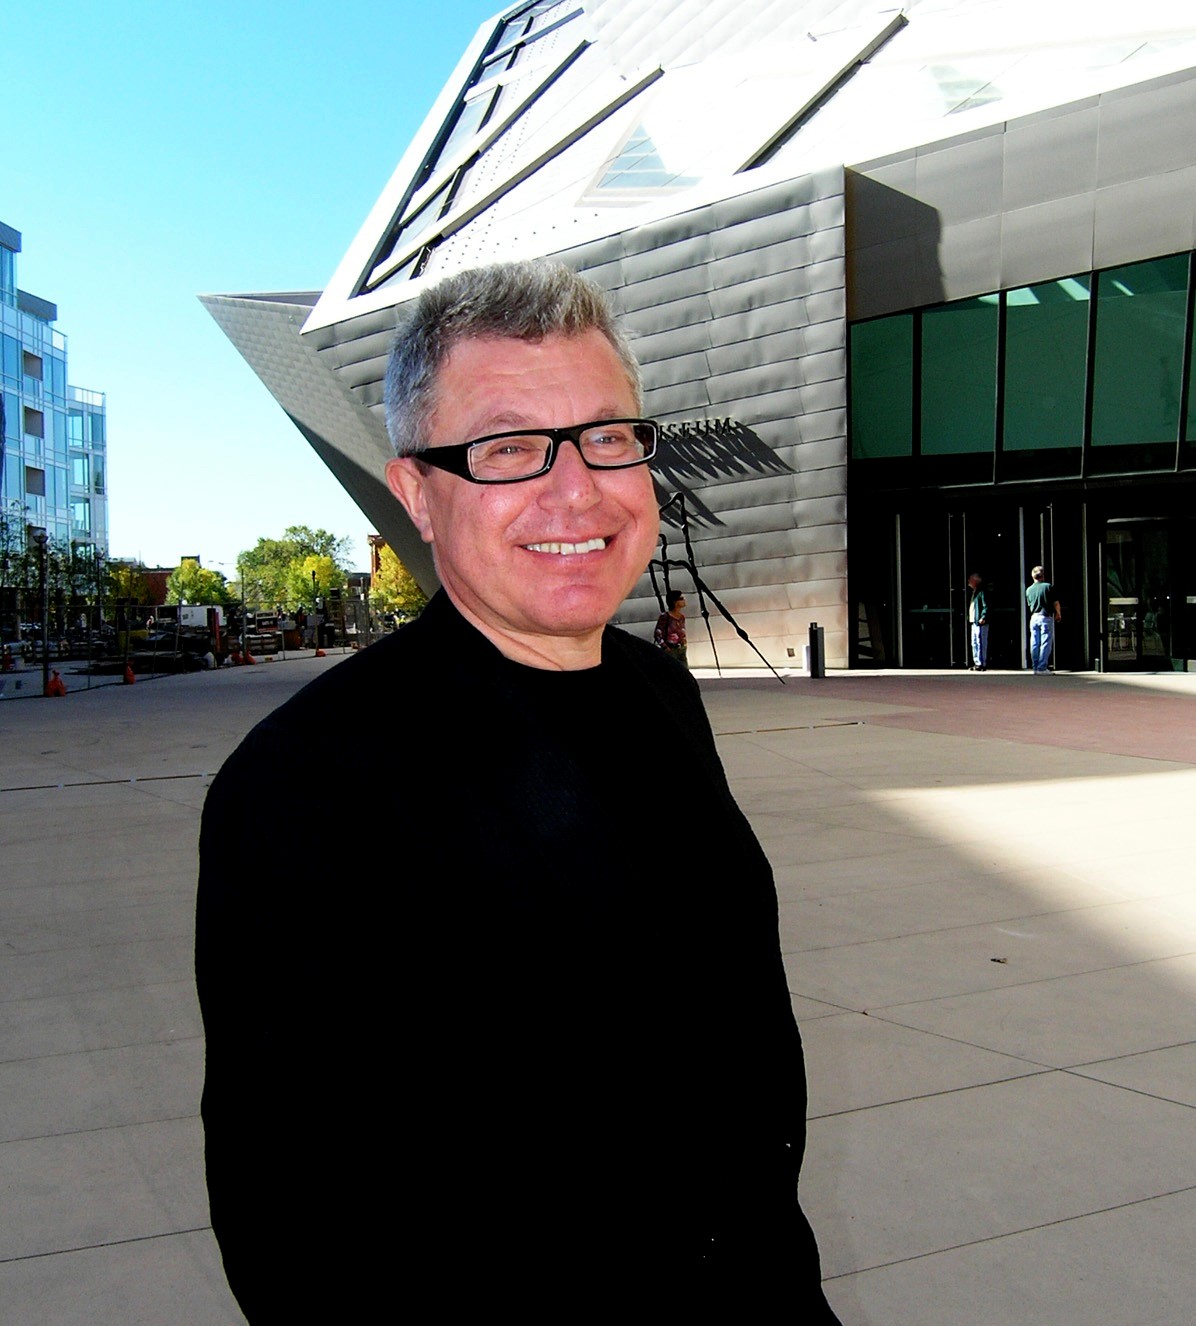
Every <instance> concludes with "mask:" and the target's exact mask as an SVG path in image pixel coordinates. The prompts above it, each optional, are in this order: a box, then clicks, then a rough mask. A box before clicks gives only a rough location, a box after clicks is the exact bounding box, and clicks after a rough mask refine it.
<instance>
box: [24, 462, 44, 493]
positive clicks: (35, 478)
mask: <svg viewBox="0 0 1196 1326" xmlns="http://www.w3.org/2000/svg"><path fill="white" fill-rule="evenodd" d="M25 491H26V492H27V493H28V494H29V496H30V497H45V495H46V472H45V470H35V469H34V468H33V467H32V466H31V465H26V466H25Z"/></svg>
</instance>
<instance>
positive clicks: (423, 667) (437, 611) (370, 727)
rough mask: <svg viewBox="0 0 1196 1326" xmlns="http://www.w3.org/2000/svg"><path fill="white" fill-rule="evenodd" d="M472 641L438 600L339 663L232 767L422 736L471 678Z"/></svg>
mask: <svg viewBox="0 0 1196 1326" xmlns="http://www.w3.org/2000/svg"><path fill="white" fill-rule="evenodd" d="M439 597H440V596H438V598H439ZM462 628H464V629H462ZM457 637H459V638H457ZM469 637H470V629H469V628H468V627H465V626H464V623H462V622H461V620H460V618H458V617H457V616H456V613H455V612H454V611H453V609H452V608H451V607H449V608H448V611H447V612H445V611H444V605H442V604H439V603H438V602H437V600H436V599H434V600H433V602H432V603H431V604H429V606H428V607H427V608H426V609H425V610H424V613H423V614H422V615H421V616H420V618H419V619H418V620H417V621H415V622H412V623H411V625H410V626H405V627H402V628H401V629H400V630H398V631H396V632H395V633H394V634H393V635H388V636H386V637H385V638H384V639H382V640H379V641H377V643H375V644H372V645H370V646H369V648H367V649H363V650H361V651H360V652H358V653H355V654H353V655H351V656H350V657H348V658H346V659H344V660H343V661H342V662H340V663H337V664H336V666H335V667H332V668H329V669H328V671H327V672H324V673H322V674H321V675H320V676H319V677H316V678H315V679H314V680H313V681H310V682H308V684H307V685H306V686H304V687H303V688H302V689H301V690H299V691H296V693H295V694H294V695H292V696H291V697H290V699H288V700H285V701H284V702H283V703H282V704H281V705H279V706H278V708H276V709H274V710H272V711H271V712H270V713H269V714H267V715H266V716H265V718H263V719H261V721H260V722H258V723H257V724H256V726H254V727H253V728H252V729H251V730H250V732H249V733H248V735H247V736H246V737H245V739H244V740H243V741H242V742H241V744H240V745H239V746H238V748H237V750H236V751H235V752H234V754H233V755H232V756H231V757H230V758H229V761H228V764H229V765H232V766H234V767H235V766H236V765H238V764H240V763H242V762H243V761H245V760H250V761H255V760H260V759H261V758H262V756H263V755H269V756H270V757H271V759H273V760H274V761H285V760H286V759H287V758H288V757H289V753H299V752H304V753H306V755H311V754H312V753H313V752H314V751H315V750H317V749H319V748H327V747H329V745H334V746H335V747H336V748H338V749H342V750H343V748H344V747H345V745H346V744H348V745H352V746H354V747H357V746H361V745H364V744H365V743H366V742H367V740H368V741H370V742H379V743H381V742H385V741H387V740H388V739H389V734H390V729H391V728H393V727H395V726H396V725H401V726H402V727H403V729H404V730H405V731H412V730H416V729H418V728H419V727H420V726H421V724H422V723H423V722H424V721H425V720H427V721H431V720H432V719H433V718H434V716H435V713H436V712H437V711H438V710H439V711H441V712H442V709H443V707H442V706H441V705H440V704H439V703H438V700H437V695H438V693H440V692H447V691H451V690H452V689H453V688H454V687H456V686H458V685H459V679H458V677H457V673H458V672H459V671H461V670H466V671H467V670H468V668H469V666H470V663H469V657H468V656H469V650H470V638H469Z"/></svg>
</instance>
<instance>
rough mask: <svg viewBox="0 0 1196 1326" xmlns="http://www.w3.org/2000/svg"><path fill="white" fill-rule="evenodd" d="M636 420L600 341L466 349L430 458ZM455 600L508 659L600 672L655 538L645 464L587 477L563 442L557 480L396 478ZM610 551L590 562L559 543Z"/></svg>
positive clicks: (488, 341)
mask: <svg viewBox="0 0 1196 1326" xmlns="http://www.w3.org/2000/svg"><path fill="white" fill-rule="evenodd" d="M637 413H638V409H637V407H636V403H635V396H634V393H633V392H632V389H631V385H630V383H629V382H628V380H627V374H626V372H625V371H624V369H623V367H622V365H621V364H620V363H619V360H618V357H617V355H616V354H615V352H614V350H613V349H612V347H611V345H610V342H609V341H608V340H607V339H606V337H605V336H603V335H602V334H601V332H597V331H588V332H584V333H582V334H581V335H578V336H559V335H558V336H549V337H545V339H544V340H542V341H539V342H532V341H520V340H514V339H510V338H502V337H484V338H483V337H479V338H475V339H471V340H465V341H460V342H458V343H457V345H456V346H454V348H453V349H452V351H451V352H450V353H449V356H448V358H447V359H446V360H445V362H444V364H443V365H442V366H441V369H440V372H439V374H438V375H437V379H436V404H435V407H434V410H433V413H432V417H431V421H430V427H429V441H430V444H431V445H432V446H433V447H436V446H445V445H449V444H452V443H460V442H470V441H473V440H474V439H475V438H479V437H485V436H486V435H487V434H489V433H500V432H506V431H509V430H512V429H516V428H525V427H526V428H535V427H543V428H561V427H568V426H570V425H573V424H582V423H590V422H596V421H600V420H603V419H620V418H628V417H631V416H634V415H636V414H637ZM386 476H387V481H388V483H389V484H390V488H391V491H392V492H394V494H395V496H396V497H398V499H399V500H400V501H401V502H402V503H403V505H404V506H405V507H406V508H407V511H408V513H409V515H410V516H411V518H412V520H413V521H414V522H415V525H416V528H417V529H418V530H419V532H420V534H421V535H422V537H423V539H424V541H425V542H427V543H430V544H431V545H432V551H433V553H434V555H435V559H436V569H437V572H438V573H439V575H440V580H441V583H442V584H443V585H444V588H445V590H446V591H447V592H448V594H449V597H450V598H451V599H452V600H453V602H454V603H455V604H456V605H457V607H458V608H459V609H460V610H461V612H462V613H464V615H465V616H466V617H467V618H469V620H470V621H472V622H473V623H474V625H475V626H477V627H478V628H479V629H480V630H481V631H482V632H483V634H485V635H486V636H488V637H489V638H490V639H491V640H492V641H494V643H495V644H497V645H498V647H499V649H501V650H502V652H503V653H505V654H507V655H508V656H509V657H512V658H516V659H519V660H520V661H522V662H528V663H533V664H534V663H539V665H540V666H549V667H582V666H588V665H591V664H593V663H596V662H597V661H598V650H599V642H600V639H601V632H602V628H603V626H605V624H606V623H607V622H608V621H609V620H610V618H611V616H612V615H613V614H614V612H615V610H616V608H617V607H618V606H619V604H620V603H621V602H622V600H623V599H624V598H625V597H626V595H627V593H628V591H629V590H630V589H631V587H632V585H633V584H634V583H635V581H636V580H637V578H638V577H639V576H640V574H641V573H642V572H643V570H644V567H645V566H646V565H647V563H648V559H649V558H650V557H651V555H652V550H653V548H654V547H655V545H656V539H657V534H658V529H659V524H658V517H657V507H656V498H655V494H654V492H653V488H652V479H651V476H650V475H649V473H648V469H647V467H646V466H642V465H641V466H637V467H635V468H633V469H627V470H606V471H599V470H591V469H588V468H587V467H586V466H585V465H584V464H583V463H582V460H581V456H580V454H579V452H578V450H577V448H576V447H575V446H573V444H572V443H564V444H563V445H562V446H561V447H560V449H559V451H558V454H557V458H556V463H555V464H554V465H553V467H552V469H551V470H550V471H549V472H548V473H547V474H542V475H540V476H538V477H537V478H535V479H528V480H526V481H524V482H523V483H513V484H486V485H483V484H473V483H469V482H467V481H466V480H464V479H461V478H459V477H458V476H456V475H453V474H446V473H445V472H444V471H442V470H437V469H430V468H429V469H427V470H426V472H424V473H421V472H420V471H419V469H418V468H417V466H416V464H415V462H414V461H413V460H411V459H402V460H392V461H390V462H389V463H388V465H387V467H386ZM594 540H601V541H602V544H601V546H599V547H596V548H594V549H592V550H590V551H586V552H573V553H569V552H562V551H551V550H550V545H574V546H575V545H585V544H589V543H591V542H593V541H594Z"/></svg>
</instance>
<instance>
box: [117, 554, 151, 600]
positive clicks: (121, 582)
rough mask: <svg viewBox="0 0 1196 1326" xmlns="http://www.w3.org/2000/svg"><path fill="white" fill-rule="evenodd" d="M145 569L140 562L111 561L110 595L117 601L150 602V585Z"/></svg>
mask: <svg viewBox="0 0 1196 1326" xmlns="http://www.w3.org/2000/svg"><path fill="white" fill-rule="evenodd" d="M144 571H145V567H144V566H143V565H142V563H140V562H110V563H109V564H108V597H109V598H110V599H113V600H114V601H115V602H117V603H120V602H125V603H148V602H149V597H150V587H149V581H148V580H146V578H145V576H144V574H143V572H144Z"/></svg>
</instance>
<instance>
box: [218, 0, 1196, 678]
mask: <svg viewBox="0 0 1196 1326" xmlns="http://www.w3.org/2000/svg"><path fill="white" fill-rule="evenodd" d="M379 95H380V96H382V95H384V93H381V92H380V94H379ZM1193 250H1196V13H1194V12H1193V11H1192V8H1191V6H1190V4H1188V3H1187V0H1184V2H1183V3H1179V2H1177V0H1141V2H1140V3H1139V4H1137V5H1135V6H1132V7H1127V6H1122V5H1113V4H1108V3H1104V2H1103V0H1087V2H1086V3H1082V2H1081V0H1034V2H1033V3H1028V2H1027V0H988V3H977V0H911V3H909V4H907V5H906V6H905V7H904V8H903V9H901V10H898V9H896V8H894V7H893V6H891V5H886V4H882V3H872V2H870V0H735V2H734V3H732V2H731V0H531V2H530V3H527V2H525V3H521V4H517V5H514V6H511V7H510V8H508V9H507V10H505V11H504V12H502V13H500V14H498V15H496V17H495V18H494V19H493V21H492V22H490V23H487V24H485V25H483V27H482V29H481V30H480V31H479V32H478V33H477V35H476V36H475V37H474V40H473V42H472V44H471V45H470V46H469V48H468V49H467V50H466V52H465V54H464V55H463V56H462V59H461V61H460V63H459V65H458V67H457V70H456V72H455V74H454V77H453V79H452V80H451V81H450V83H449V84H448V85H447V86H446V87H445V89H444V91H443V92H442V93H441V96H440V98H439V99H438V101H437V102H436V104H435V105H434V106H433V107H432V109H431V110H430V112H429V114H428V116H427V118H426V120H425V122H424V124H423V127H422V129H421V131H420V133H419V134H418V135H417V137H416V139H415V141H414V142H413V143H412V144H411V146H410V147H409V149H408V150H407V152H406V154H405V155H404V157H403V159H402V161H401V162H400V163H399V166H398V168H397V170H396V171H395V173H394V175H393V177H392V179H391V181H390V183H389V184H388V185H387V187H386V189H385V191H384V192H383V193H382V196H381V197H380V199H379V201H378V203H377V204H376V206H375V208H374V210H373V212H372V213H371V215H370V216H369V218H368V219H367V221H366V223H365V225H364V226H363V227H362V229H361V232H360V233H359V234H358V236H357V238H356V239H355V240H354V241H353V243H352V245H351V247H350V249H349V251H348V253H347V255H346V257H345V258H344V260H343V262H342V263H341V265H340V267H339V269H338V271H337V273H336V275H335V277H334V278H333V280H332V282H331V284H330V285H329V287H328V289H327V290H325V291H323V292H322V293H320V292H312V293H302V294H294V293H277V294H262V293H257V294H251V295H210V296H205V297H204V303H205V304H206V306H207V307H208V309H209V310H210V311H211V313H212V314H213V316H214V317H215V318H216V320H217V321H218V322H219V324H220V325H221V327H222V328H223V329H224V330H225V332H226V333H227V335H228V336H229V337H230V338H231V339H232V340H233V342H234V343H235V344H236V345H237V347H238V348H239V349H240V351H241V352H242V354H243V355H244V356H245V358H246V359H247V360H248V361H249V363H250V364H251V365H252V367H253V368H254V369H255V371H256V372H257V373H258V374H259V376H260V377H261V378H262V380H263V382H264V383H265V385H266V386H267V388H268V389H269V390H270V391H271V392H272V393H273V395H274V396H275V397H276V399H277V400H278V402H279V403H280V404H281V405H282V407H283V408H284V409H285V410H286V411H287V413H288V414H289V415H290V417H291V418H292V419H293V421H294V422H295V424H296V426H297V428H298V429H299V430H300V432H301V433H302V434H303V435H304V436H305V437H306V438H307V440H308V441H309V442H310V443H311V445H312V446H313V447H314V448H315V449H316V450H317V452H318V453H319V454H320V455H321V456H322V457H323V458H324V460H325V461H326V462H327V463H328V465H329V466H330V468H331V469H332V470H333V472H334V473H335V474H336V475H337V477H338V478H339V479H340V481H341V482H342V483H343V484H344V486H345V488H346V489H347V491H348V492H349V493H350V494H351V496H353V498H354V499H355V500H356V501H357V502H358V503H359V505H360V506H361V508H362V510H363V511H364V512H365V513H366V514H367V515H368V517H369V518H370V519H371V520H372V521H373V522H374V523H375V524H376V526H377V528H378V529H379V531H380V532H381V533H382V534H383V535H385V537H386V538H387V540H388V541H389V542H391V543H392V545H393V546H394V547H395V548H396V550H397V551H398V552H399V554H400V556H402V558H403V559H404V561H406V562H407V564H408V565H409V566H410V567H411V568H412V570H413V571H414V572H415V574H416V575H417V577H418V578H420V580H421V582H422V583H423V584H424V585H425V587H429V588H430V587H431V585H432V584H434V573H433V571H432V568H431V564H430V560H429V558H428V556H427V552H426V549H425V548H424V547H423V545H422V544H421V543H419V541H418V539H417V537H416V535H415V533H414V531H413V530H412V528H411V527H410V525H409V524H408V523H407V520H406V517H405V516H404V514H403V513H402V511H401V509H400V508H399V507H398V505H397V504H396V503H395V502H394V501H393V499H392V498H391V497H390V495H389V493H388V491H387V489H386V488H385V485H384V482H383V478H382V469H383V465H384V463H385V460H386V459H387V457H388V455H389V447H388V443H387V440H386V434H385V429H384V426H383V419H382V375H383V368H384V364H385V357H386V352H387V348H388V343H389V340H390V336H391V333H392V329H393V326H394V322H395V310H396V306H398V305H401V304H402V303H403V302H404V301H406V300H408V299H410V298H412V297H413V296H415V295H416V294H418V292H419V290H420V289H421V287H422V286H423V283H424V282H426V281H429V280H435V279H437V278H438V277H440V276H443V275H444V274H446V273H448V272H450V271H453V270H456V269H459V268H462V267H466V266H473V265H476V264H479V263H484V262H488V261H494V260H498V259H505V258H511V257H537V256H553V257H557V258H560V259H561V260H563V261H565V262H567V263H569V264H570V265H571V266H573V267H575V268H577V269H578V270H582V271H585V272H586V273H588V274H589V275H591V276H592V277H593V278H594V279H595V280H597V281H598V282H599V283H600V284H601V285H602V286H604V287H605V288H606V289H608V290H609V291H610V292H611V293H612V296H613V298H614V301H615V303H616V306H617V307H618V308H619V309H620V310H621V312H622V313H623V315H624V318H625V321H626V324H627V325H628V327H629V330H630V331H631V333H632V337H633V340H634V343H635V347H636V350H637V353H638V355H639V357H640V359H641V362H642V363H643V366H644V377H645V383H646V387H647V405H646V408H647V410H648V412H649V413H651V414H652V415H654V416H655V417H657V418H659V419H661V420H662V421H663V422H664V423H666V424H667V425H668V429H667V434H668V439H669V445H668V446H667V448H666V450H665V454H664V456H663V457H662V460H661V463H660V464H659V465H658V466H657V467H656V476H657V482H658V486H659V489H660V499H661V503H662V506H664V508H665V512H664V529H665V535H666V539H667V550H666V552H665V555H666V556H667V557H668V558H669V559H670V560H679V559H683V555H684V541H683V539H682V534H683V532H684V533H687V535H688V541H689V547H690V549H691V550H692V555H693V561H694V563H695V564H696V567H697V570H698V573H699V574H700V576H701V579H702V581H703V583H704V584H705V585H706V586H708V587H709V589H710V590H712V591H713V593H714V595H715V596H717V599H718V600H719V601H720V602H721V603H722V604H723V605H724V606H725V607H726V609H727V610H728V612H729V613H731V614H733V616H734V619H735V621H736V622H737V623H738V625H739V626H740V627H741V628H743V630H744V631H746V633H747V634H748V635H749V636H750V639H751V641H752V643H753V644H754V645H755V646H756V647H757V648H758V649H759V650H760V651H761V652H762V653H763V655H764V656H765V657H766V658H767V660H768V661H769V662H770V663H772V664H774V665H776V666H778V667H779V666H784V665H786V664H791V663H792V661H793V659H794V657H795V656H796V657H800V654H801V646H802V644H803V643H804V642H805V640H806V638H807V628H808V626H809V624H810V623H811V622H812V621H817V622H818V623H820V624H821V625H822V626H823V627H824V628H825V632H826V653H827V661H828V663H829V664H830V665H831V666H838V667H842V666H848V665H853V664H858V665H866V666H914V667H916V666H962V665H964V664H966V662H967V654H966V649H967V646H966V641H965V636H966V631H965V625H964V592H965V586H966V580H967V575H968V573H969V572H970V571H972V570H977V571H979V572H980V573H981V574H982V575H983V576H984V579H985V580H986V581H987V582H988V584H989V587H990V591H989V594H990V603H991V604H992V606H993V622H994V625H993V631H992V638H991V650H992V661H993V664H994V666H999V667H1000V666H1005V667H1017V666H1023V665H1024V658H1025V641H1024V613H1023V612H1022V611H1021V606H1020V595H1021V587H1022V585H1023V584H1024V581H1025V577H1026V574H1027V571H1028V568H1029V567H1030V566H1031V565H1033V564H1035V563H1037V562H1042V563H1044V564H1046V565H1047V567H1048V571H1049V573H1050V576H1051V578H1052V579H1053V580H1054V582H1055V583H1056V584H1057V585H1059V586H1060V587H1061V592H1062V593H1063V596H1064V601H1065V605H1066V620H1067V624H1068V625H1067V629H1066V630H1063V631H1061V632H1060V633H1059V644H1058V650H1059V659H1058V662H1059V665H1060V666H1064V667H1092V666H1103V667H1118V666H1127V667H1184V666H1186V665H1187V662H1188V661H1189V660H1193V659H1196V551H1194V550H1196V539H1193V538H1192V534H1193V533H1194V532H1196V530H1194V527H1193V518H1192V515H1191V513H1190V508H1191V498H1192V495H1193V492H1194V489H1193V487H1192V483H1193V481H1194V480H1196V399H1194V398H1193V391H1192V387H1193V384H1194V381H1196V375H1194V369H1193V358H1192V313H1193V290H1194V288H1196V287H1194V284H1193V275H1192V267H1193V263H1192V254H1193ZM683 522H684V525H685V530H684V531H683V530H682V528H681V525H682V523H683ZM671 576H672V582H673V583H674V584H675V585H677V586H678V587H680V588H682V589H685V590H686V591H690V590H691V588H692V582H691V579H690V576H689V572H688V571H687V570H684V569H679V568H676V567H674V568H673V569H672V571H671ZM691 598H692V595H691ZM657 611H658V609H657V604H656V598H655V596H654V594H653V585H652V582H651V581H650V579H649V577H647V576H645V577H644V578H643V579H642V581H641V582H640V584H639V585H638V587H637V588H636V590H635V592H634V593H633V595H632V597H631V598H630V599H629V600H628V601H627V603H626V604H625V605H624V609H623V612H622V614H621V617H620V620H621V621H622V622H623V623H624V624H627V625H631V626H632V627H633V628H634V627H636V626H639V625H646V624H647V623H649V622H650V621H652V620H654V618H655V616H656V613H657ZM691 612H692V607H691ZM712 624H713V630H714V637H715V640H716V642H717V650H718V657H719V660H720V661H721V662H722V663H724V664H729V665H750V664H752V663H755V662H757V661H758V660H757V658H756V655H755V654H754V653H753V652H752V649H751V648H749V646H748V645H747V644H746V643H744V642H743V640H742V639H741V637H740V636H739V635H738V634H737V632H736V631H735V630H734V629H733V628H732V625H731V624H730V623H729V622H727V621H725V620H723V619H722V618H721V617H720V616H719V615H718V614H717V613H712ZM691 637H692V641H691V648H690V657H691V661H693V662H696V663H698V664H709V663H711V662H713V661H714V660H713V657H712V654H711V647H710V645H709V643H708V642H707V641H706V640H705V639H704V638H701V635H700V633H699V632H698V631H697V630H693V631H691Z"/></svg>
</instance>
